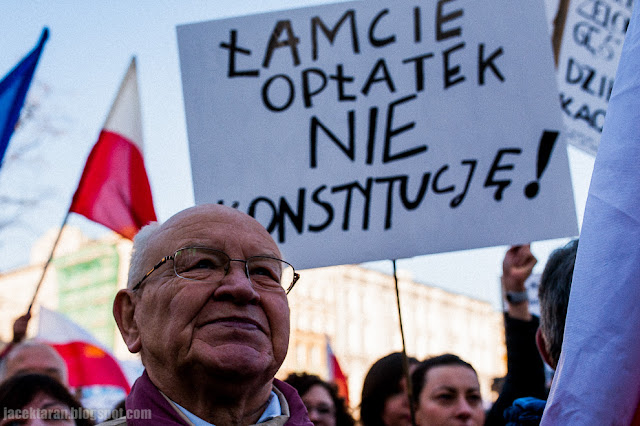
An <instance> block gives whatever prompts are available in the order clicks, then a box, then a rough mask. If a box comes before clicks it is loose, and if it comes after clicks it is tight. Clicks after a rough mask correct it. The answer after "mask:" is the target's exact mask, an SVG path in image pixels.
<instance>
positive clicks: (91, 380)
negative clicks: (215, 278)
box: [36, 306, 131, 394]
mask: <svg viewBox="0 0 640 426" xmlns="http://www.w3.org/2000/svg"><path fill="white" fill-rule="evenodd" d="M36 339H37V340H40V341H43V342H45V343H47V344H49V345H51V346H52V347H53V348H54V349H55V350H56V351H58V353H59V354H60V355H61V356H62V358H64V361H65V362H66V364H67V368H68V370H69V386H71V387H83V386H98V385H100V386H115V387H119V388H121V389H123V390H124V391H125V392H126V393H127V394H128V393H129V391H130V390H131V387H130V385H129V381H128V380H127V378H126V376H125V374H124V372H123V371H122V368H120V365H119V364H118V361H117V360H116V359H115V358H114V356H113V355H111V354H110V353H109V351H108V350H106V349H104V348H103V347H102V346H101V345H100V343H98V341H97V340H96V339H95V338H94V337H93V336H92V335H91V334H90V333H89V332H88V331H87V330H85V329H84V328H82V327H80V326H79V325H78V324H76V323H74V322H73V321H71V320H70V319H69V318H67V317H66V316H64V315H63V314H61V313H59V312H55V311H51V310H49V309H47V308H45V307H44V306H41V307H40V320H39V324H38V334H37V336H36Z"/></svg>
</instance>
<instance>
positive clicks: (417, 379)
mask: <svg viewBox="0 0 640 426" xmlns="http://www.w3.org/2000/svg"><path fill="white" fill-rule="evenodd" d="M450 365H454V366H462V367H467V368H470V369H471V370H472V371H473V372H474V373H475V374H476V376H477V375H478V373H477V372H476V370H475V368H473V366H472V365H471V364H469V363H468V362H466V361H463V360H462V359H460V357H458V356H457V355H453V354H444V355H439V356H434V357H432V358H427V359H426V360H424V361H422V362H421V363H420V364H418V367H417V368H416V369H415V370H414V371H413V373H412V374H411V385H412V386H413V402H414V403H415V404H417V403H418V401H419V400H420V392H422V389H423V388H424V385H425V383H426V378H427V373H428V372H429V370H431V369H432V368H434V367H442V366H450Z"/></svg>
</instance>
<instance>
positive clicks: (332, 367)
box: [327, 337, 349, 405]
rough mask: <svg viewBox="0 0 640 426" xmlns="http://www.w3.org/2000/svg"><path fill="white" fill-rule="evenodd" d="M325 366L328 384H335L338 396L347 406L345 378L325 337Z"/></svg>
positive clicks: (346, 381) (347, 392) (347, 387)
mask: <svg viewBox="0 0 640 426" xmlns="http://www.w3.org/2000/svg"><path fill="white" fill-rule="evenodd" d="M327 364H328V367H329V382H332V383H335V385H336V386H337V387H338V395H340V396H341V397H343V398H344V400H345V402H346V403H347V405H349V386H348V379H347V376H346V375H345V374H344V373H343V372H342V368H340V364H339V363H338V358H336V355H335V354H334V353H333V350H332V349H331V345H330V344H329V338H328V337H327Z"/></svg>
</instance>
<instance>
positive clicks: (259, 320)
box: [110, 204, 312, 426]
mask: <svg viewBox="0 0 640 426" xmlns="http://www.w3.org/2000/svg"><path fill="white" fill-rule="evenodd" d="M298 278H299V275H298V274H297V273H296V272H295V270H294V268H293V266H292V265H291V264H289V263H287V262H286V261H284V260H282V254H281V253H280V249H279V248H278V246H277V244H276V242H275V241H274V240H273V238H272V237H271V235H270V234H269V232H268V231H267V230H266V229H265V228H264V227H263V226H262V225H261V224H260V223H259V222H258V221H256V220H255V219H254V218H252V217H251V216H249V215H247V214H245V213H243V212H241V211H240V210H237V209H234V208H231V207H228V206H224V205H218V204H203V205H199V206H195V207H191V208H188V209H186V210H183V211H181V212H179V213H177V214H175V215H174V216H172V217H171V218H169V220H167V221H166V222H164V223H163V224H157V223H156V224H151V225H147V226H146V227H144V228H142V229H141V230H140V232H139V233H138V234H137V235H136V237H135V238H134V241H133V253H132V257H131V267H130V270H129V280H128V284H127V288H126V289H122V290H120V291H119V292H118V293H117V294H116V297H115V301H114V304H113V314H114V317H115V320H116V323H117V325H118V328H119V330H120V334H121V335H122V337H123V339H124V342H125V344H126V345H127V348H128V349H129V351H130V352H132V353H140V357H141V359H142V364H143V365H144V367H145V370H144V372H143V374H142V376H141V377H139V378H138V379H137V380H136V382H135V383H134V385H133V387H132V389H131V393H130V394H129V395H128V396H127V398H126V401H125V406H126V412H127V414H128V413H129V412H132V413H135V412H138V410H149V411H150V414H151V419H149V420H146V421H139V420H136V419H135V418H126V416H125V417H124V418H119V419H116V420H112V421H111V423H110V424H114V425H115V424H119V425H123V424H129V425H137V424H149V425H192V424H197V425H216V426H231V425H249V424H258V423H260V424H262V425H263V426H283V425H286V426H309V425H311V424H312V423H311V421H310V420H309V417H308V416H307V412H306V409H305V407H304V404H303V402H302V400H301V399H300V397H299V396H298V393H297V392H296V390H295V389H293V388H292V387H291V386H289V385H288V384H286V383H283V382H281V381H279V380H277V379H275V374H276V372H277V371H278V369H279V368H280V366H281V365H282V362H283V361H284V359H285V356H286V354H287V348H288V346H289V331H290V323H289V303H288V300H287V293H288V291H289V290H291V289H292V288H293V286H294V284H295V283H296V281H297V280H298Z"/></svg>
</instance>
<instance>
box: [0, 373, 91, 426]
mask: <svg viewBox="0 0 640 426" xmlns="http://www.w3.org/2000/svg"><path fill="white" fill-rule="evenodd" d="M0 413H1V415H2V421H0V426H13V425H26V426H40V425H56V426H73V425H75V426H91V425H93V424H94V422H93V420H92V416H91V413H90V412H88V411H87V410H86V409H84V408H83V407H82V406H81V405H80V403H79V402H78V401H77V400H76V399H75V398H74V397H73V396H72V395H71V394H70V393H69V390H68V389H67V388H66V387H65V386H63V385H62V384H61V383H60V382H59V381H58V380H55V379H53V378H52V377H50V376H47V375H44V374H25V375H17V376H14V377H11V378H9V379H8V380H6V381H4V382H3V383H2V384H1V385H0Z"/></svg>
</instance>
